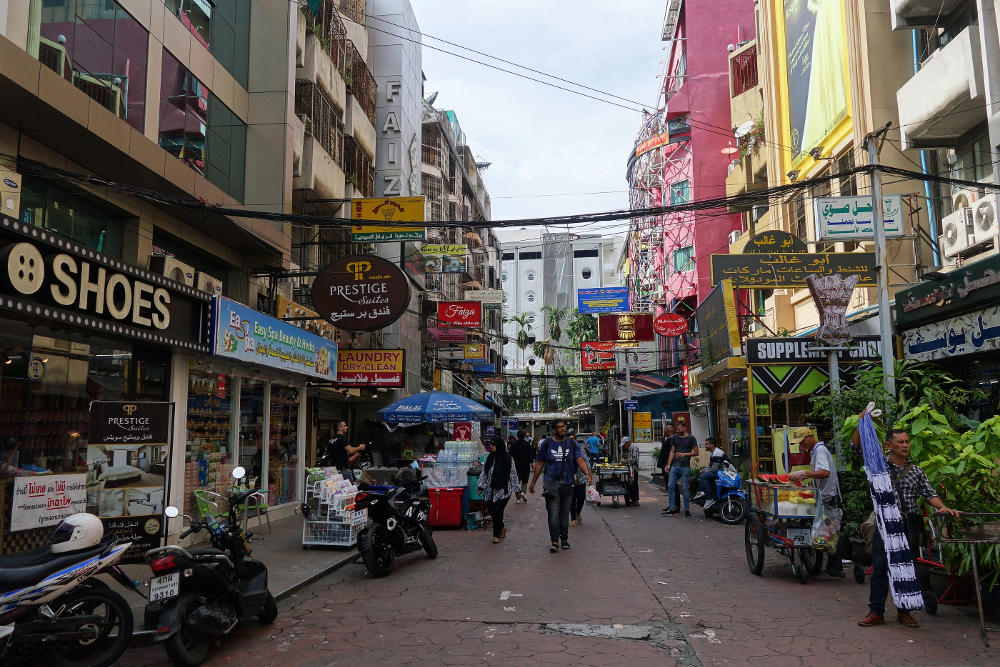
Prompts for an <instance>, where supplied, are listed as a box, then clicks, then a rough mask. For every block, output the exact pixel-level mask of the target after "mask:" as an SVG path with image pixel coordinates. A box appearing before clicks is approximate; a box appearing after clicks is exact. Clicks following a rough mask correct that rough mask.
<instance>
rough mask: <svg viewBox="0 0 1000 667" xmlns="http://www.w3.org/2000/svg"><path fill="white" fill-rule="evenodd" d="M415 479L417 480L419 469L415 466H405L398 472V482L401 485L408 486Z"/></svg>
mask: <svg viewBox="0 0 1000 667" xmlns="http://www.w3.org/2000/svg"><path fill="white" fill-rule="evenodd" d="M415 481H417V471H416V470H414V469H413V468H403V469H401V470H400V471H399V472H398V473H396V484H398V485H399V486H408V485H410V484H413V483H414V482H415Z"/></svg>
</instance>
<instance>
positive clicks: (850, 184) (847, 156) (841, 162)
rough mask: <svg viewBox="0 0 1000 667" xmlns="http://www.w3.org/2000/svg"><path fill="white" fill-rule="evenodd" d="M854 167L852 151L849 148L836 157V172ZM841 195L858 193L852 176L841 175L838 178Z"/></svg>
mask: <svg viewBox="0 0 1000 667" xmlns="http://www.w3.org/2000/svg"><path fill="white" fill-rule="evenodd" d="M851 169H854V151H852V150H849V151H847V152H846V153H844V154H843V155H841V156H840V157H839V158H838V159H837V173H840V174H842V173H844V172H847V171H850V170H851ZM838 185H839V187H840V196H841V197H853V196H854V195H856V194H858V186H857V183H856V182H855V180H854V176H841V177H840V179H839V180H838Z"/></svg>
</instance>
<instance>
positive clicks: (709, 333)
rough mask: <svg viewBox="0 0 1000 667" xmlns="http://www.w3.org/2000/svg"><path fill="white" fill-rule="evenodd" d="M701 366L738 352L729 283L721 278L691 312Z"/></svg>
mask: <svg viewBox="0 0 1000 667" xmlns="http://www.w3.org/2000/svg"><path fill="white" fill-rule="evenodd" d="M695 319H696V320H697V322H698V340H699V341H700V343H701V358H702V366H703V367H708V366H711V365H712V364H714V363H715V362H717V361H721V360H722V359H725V358H726V357H735V356H739V354H740V351H741V350H740V330H739V325H738V324H737V321H736V299H735V297H734V295H733V283H732V281H729V280H723V281H722V282H721V283H720V284H719V285H716V287H715V289H713V290H712V291H711V292H710V293H709V295H708V296H707V297H705V300H704V301H702V302H701V305H700V306H698V309H697V310H696V311H695Z"/></svg>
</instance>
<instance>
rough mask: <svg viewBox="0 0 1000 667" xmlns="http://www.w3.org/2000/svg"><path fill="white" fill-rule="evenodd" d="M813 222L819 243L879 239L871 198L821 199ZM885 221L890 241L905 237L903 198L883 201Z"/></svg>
mask: <svg viewBox="0 0 1000 667" xmlns="http://www.w3.org/2000/svg"><path fill="white" fill-rule="evenodd" d="M813 212H814V215H813V219H814V220H815V221H816V240H818V241H871V240H872V239H874V238H875V222H874V213H873V211H872V197H871V195H860V196H857V197H817V198H816V199H814V200H813ZM882 219H883V221H884V222H885V235H886V237H893V236H895V237H900V236H902V235H903V197H902V195H884V196H883V197H882Z"/></svg>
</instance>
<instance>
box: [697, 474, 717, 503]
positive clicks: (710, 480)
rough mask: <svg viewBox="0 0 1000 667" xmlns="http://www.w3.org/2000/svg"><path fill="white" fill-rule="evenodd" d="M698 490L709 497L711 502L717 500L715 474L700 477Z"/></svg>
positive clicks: (700, 475)
mask: <svg viewBox="0 0 1000 667" xmlns="http://www.w3.org/2000/svg"><path fill="white" fill-rule="evenodd" d="M698 490H699V491H701V492H702V493H704V494H705V495H706V496H708V498H709V500H715V473H714V472H707V471H706V472H703V473H700V474H699V475H698Z"/></svg>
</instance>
